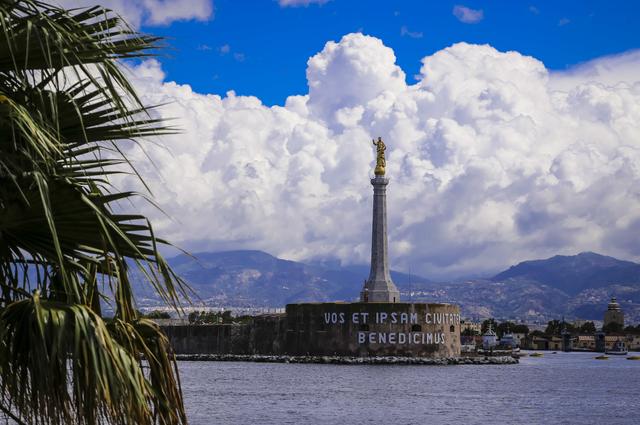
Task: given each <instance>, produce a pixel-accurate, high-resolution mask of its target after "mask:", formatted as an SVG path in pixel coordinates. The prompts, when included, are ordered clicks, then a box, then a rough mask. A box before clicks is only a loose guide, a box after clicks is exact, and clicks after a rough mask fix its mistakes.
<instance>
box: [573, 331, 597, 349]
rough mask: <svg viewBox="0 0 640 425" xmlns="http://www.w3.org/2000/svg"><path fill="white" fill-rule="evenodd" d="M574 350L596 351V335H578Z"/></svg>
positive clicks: (575, 339)
mask: <svg viewBox="0 0 640 425" xmlns="http://www.w3.org/2000/svg"><path fill="white" fill-rule="evenodd" d="M573 348H574V349H578V350H595V349H596V338H595V336H594V335H576V336H575V338H574V341H573Z"/></svg>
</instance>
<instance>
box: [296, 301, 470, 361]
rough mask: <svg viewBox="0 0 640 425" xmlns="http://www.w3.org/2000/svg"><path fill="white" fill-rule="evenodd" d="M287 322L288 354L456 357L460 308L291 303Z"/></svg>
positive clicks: (412, 305)
mask: <svg viewBox="0 0 640 425" xmlns="http://www.w3.org/2000/svg"><path fill="white" fill-rule="evenodd" d="M286 321H287V334H286V346H285V351H286V353H287V354H292V355H306V354H312V355H342V356H409V357H418V356H419V357H455V356H459V355H460V308H459V307H458V306H456V305H451V304H424V303H317V304H314V303H310V304H289V305H287V310H286Z"/></svg>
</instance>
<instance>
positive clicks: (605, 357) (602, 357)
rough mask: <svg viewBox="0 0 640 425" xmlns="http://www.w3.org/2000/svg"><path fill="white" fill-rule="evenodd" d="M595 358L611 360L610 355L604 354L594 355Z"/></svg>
mask: <svg viewBox="0 0 640 425" xmlns="http://www.w3.org/2000/svg"><path fill="white" fill-rule="evenodd" d="M594 359H596V360H609V356H605V355H604V354H602V355H600V356H596V357H594Z"/></svg>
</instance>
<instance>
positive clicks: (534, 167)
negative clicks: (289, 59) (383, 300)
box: [121, 33, 640, 277]
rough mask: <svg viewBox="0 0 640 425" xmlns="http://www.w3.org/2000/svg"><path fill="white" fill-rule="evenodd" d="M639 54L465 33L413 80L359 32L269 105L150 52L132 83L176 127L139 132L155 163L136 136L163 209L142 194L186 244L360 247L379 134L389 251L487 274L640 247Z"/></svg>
mask: <svg viewBox="0 0 640 425" xmlns="http://www.w3.org/2000/svg"><path fill="white" fill-rule="evenodd" d="M618 68H620V72H618V70H617V69H618ZM632 69H635V70H636V72H631V70H632ZM638 71H640V59H639V58H638V57H637V55H636V54H630V55H627V56H624V57H614V58H604V59H602V60H596V61H594V62H592V63H589V64H584V65H582V66H580V67H577V68H575V69H572V70H569V71H567V72H561V73H558V72H550V71H549V70H547V69H546V68H545V66H544V64H543V63H542V62H540V61H538V60H536V59H535V58H532V57H528V56H524V55H522V54H520V53H517V52H500V51H497V50H496V49H494V48H493V47H491V46H488V45H471V44H466V43H459V44H455V45H453V46H451V47H448V48H446V49H443V50H441V51H438V52H436V53H435V54H433V55H431V56H427V57H425V58H424V59H423V60H422V68H421V71H420V75H419V81H418V82H417V83H415V84H407V83H406V79H405V74H404V72H403V71H402V69H400V67H398V65H396V63H395V55H394V52H393V51H392V50H391V49H390V48H389V47H386V46H385V45H384V44H383V43H382V41H381V40H379V39H377V38H374V37H369V36H365V35H362V34H359V33H358V34H349V35H346V36H344V37H343V38H342V39H341V40H340V41H339V42H328V43H327V44H326V45H325V47H324V49H323V50H322V51H321V52H319V53H317V54H316V55H314V56H313V57H312V58H310V59H309V61H308V67H307V79H308V84H309V92H308V94H306V95H304V96H291V97H289V98H288V99H287V101H286V103H285V105H284V106H273V107H268V106H265V105H263V104H262V103H261V101H260V100H259V99H258V98H255V97H250V96H236V95H235V94H234V93H233V92H229V93H228V94H227V95H226V96H224V97H221V96H218V95H207V94H200V93H196V92H194V91H193V90H192V89H191V88H190V87H189V86H188V85H179V84H176V83H175V82H171V81H165V77H164V74H163V72H162V70H161V67H160V65H159V63H158V62H156V61H153V60H150V61H146V62H144V63H143V64H142V65H140V66H138V67H136V68H134V69H133V75H134V82H135V85H136V86H137V87H138V89H139V91H140V93H141V95H142V97H143V99H144V101H145V102H147V103H150V104H162V103H167V102H171V103H170V104H168V105H167V106H164V107H163V108H161V109H160V110H159V111H158V112H156V113H158V114H161V115H162V116H164V117H172V118H177V121H176V122H175V123H176V124H178V125H180V126H182V128H184V129H185V133H184V134H182V135H177V136H168V137H166V138H164V139H163V143H164V145H165V146H166V148H161V147H156V146H152V145H150V146H149V147H148V152H147V153H148V154H149V156H150V157H151V158H152V159H153V161H154V162H155V164H156V166H157V167H158V169H155V168H154V167H153V166H152V165H151V164H150V163H149V161H147V159H146V157H145V156H144V155H143V154H142V153H141V152H139V151H137V150H135V149H133V148H132V150H131V151H130V154H131V157H132V158H133V159H134V160H135V161H136V163H137V164H138V167H139V168H140V171H141V172H142V174H143V175H144V176H146V179H147V181H148V182H149V183H150V185H151V189H152V190H153V193H154V195H155V197H156V199H157V201H158V203H159V204H160V205H161V206H162V208H163V209H164V210H165V211H166V212H167V213H168V215H169V216H170V217H172V219H169V218H166V217H165V216H163V215H161V214H159V213H158V212H156V211H154V210H153V209H152V208H150V207H144V208H145V212H146V213H147V214H149V215H151V216H152V217H153V219H154V220H153V221H154V223H155V225H156V228H157V232H158V233H159V234H162V235H163V236H165V237H167V238H168V239H170V240H172V241H175V242H176V243H177V244H179V245H180V246H183V247H185V248H187V249H190V250H193V251H198V250H203V249H209V250H223V249H236V248H252V249H263V250H265V251H268V252H270V253H272V254H274V255H279V256H283V257H286V258H291V259H308V258H312V257H335V258H339V259H341V260H343V261H345V262H360V263H365V262H368V260H369V253H370V251H369V250H370V245H369V244H370V231H371V202H372V201H371V195H372V189H371V185H370V183H369V177H370V176H371V174H372V170H373V166H374V151H373V147H372V145H371V139H372V138H374V137H378V136H382V137H383V139H384V140H385V142H386V143H387V147H388V150H387V154H388V155H387V170H388V171H387V174H388V176H389V177H390V178H391V183H390V185H389V186H388V220H389V244H390V257H391V264H392V267H394V268H396V269H404V270H408V269H409V268H411V270H412V272H417V273H422V274H423V275H426V276H429V277H447V276H453V275H464V274H469V273H474V274H477V273H479V274H482V273H488V272H490V271H494V270H497V269H500V268H502V267H505V266H507V265H510V264H513V263H514V262H517V261H521V260H524V259H531V258H540V257H545V256H550V255H554V254H557V253H562V254H571V253H576V252H579V251H585V250H591V251H597V252H602V253H605V254H610V255H614V256H618V257H623V258H630V259H636V260H637V259H640V242H638V239H637V237H636V235H637V232H636V230H638V229H640V165H639V164H640V137H639V136H640V81H639V80H640V77H639V76H640V72H638ZM121 184H123V185H124V184H126V185H130V184H131V180H128V181H126V182H122V183H121ZM147 208H148V209H147Z"/></svg>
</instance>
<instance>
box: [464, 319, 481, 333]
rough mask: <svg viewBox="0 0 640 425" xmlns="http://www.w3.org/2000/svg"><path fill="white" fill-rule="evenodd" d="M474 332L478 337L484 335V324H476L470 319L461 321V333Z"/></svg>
mask: <svg viewBox="0 0 640 425" xmlns="http://www.w3.org/2000/svg"><path fill="white" fill-rule="evenodd" d="M468 330H469V331H473V332H475V333H476V334H477V335H481V334H482V323H480V322H474V321H472V320H470V319H464V320H462V321H460V332H462V333H464V332H465V331H468Z"/></svg>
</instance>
